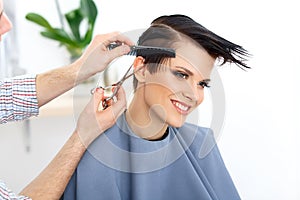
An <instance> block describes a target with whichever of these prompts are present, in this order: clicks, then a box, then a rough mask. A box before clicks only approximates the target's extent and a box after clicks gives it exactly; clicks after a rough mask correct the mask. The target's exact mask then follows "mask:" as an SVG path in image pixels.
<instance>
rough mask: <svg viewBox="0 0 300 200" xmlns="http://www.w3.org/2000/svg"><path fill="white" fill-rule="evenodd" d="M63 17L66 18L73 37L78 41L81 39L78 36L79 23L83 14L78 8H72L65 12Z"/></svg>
mask: <svg viewBox="0 0 300 200" xmlns="http://www.w3.org/2000/svg"><path fill="white" fill-rule="evenodd" d="M65 17H66V19H67V22H68V24H69V26H70V29H71V31H72V34H73V36H74V38H75V39H76V40H77V41H78V42H81V41H82V39H81V36H80V23H81V22H82V20H83V15H82V14H81V12H80V10H79V9H75V10H72V11H71V12H68V13H66V14H65Z"/></svg>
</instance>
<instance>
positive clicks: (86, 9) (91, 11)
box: [80, 0, 98, 26]
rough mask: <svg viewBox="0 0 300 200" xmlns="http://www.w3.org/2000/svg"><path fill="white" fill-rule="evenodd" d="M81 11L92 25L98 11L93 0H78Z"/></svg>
mask: <svg viewBox="0 0 300 200" xmlns="http://www.w3.org/2000/svg"><path fill="white" fill-rule="evenodd" d="M80 7H81V12H82V14H83V15H84V16H86V17H87V18H88V19H89V22H90V23H91V24H92V25H93V26H94V24H95V21H96V18H97V15H98V11H97V7H96V5H95V3H94V1H93V0H81V1H80Z"/></svg>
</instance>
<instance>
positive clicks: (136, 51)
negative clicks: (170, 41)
mask: <svg viewBox="0 0 300 200" xmlns="http://www.w3.org/2000/svg"><path fill="white" fill-rule="evenodd" d="M120 45H122V44H121V43H110V44H109V45H108V46H107V48H108V49H109V50H112V49H114V48H116V47H118V46H120ZM129 47H130V51H129V53H127V55H130V56H137V55H138V56H139V55H141V56H151V55H162V56H165V57H170V58H175V56H176V53H175V50H174V49H171V48H164V47H152V46H136V45H132V46H129Z"/></svg>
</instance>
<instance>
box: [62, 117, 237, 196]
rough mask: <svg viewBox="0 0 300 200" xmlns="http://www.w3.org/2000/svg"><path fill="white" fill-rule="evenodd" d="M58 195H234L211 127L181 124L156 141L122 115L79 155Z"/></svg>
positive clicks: (171, 128) (234, 190) (235, 192)
mask: <svg viewBox="0 0 300 200" xmlns="http://www.w3.org/2000/svg"><path fill="white" fill-rule="evenodd" d="M61 199H63V200H75V199H78V200H168V199H170V200H177V199H178V200H236V199H240V197H239V195H238V192H237V190H236V188H235V186H234V184H233V182H232V179H231V177H230V175H229V173H228V171H227V169H226V167H225V165H224V162H223V160H222V157H221V155H220V152H219V150H218V147H217V145H216V143H215V140H214V137H213V134H212V131H211V130H210V129H208V128H203V127H199V126H196V125H193V124H189V123H185V124H184V125H183V126H182V127H180V128H174V127H168V134H167V136H166V137H165V138H163V139H162V140H158V141H148V140H145V139H142V138H140V137H138V136H136V135H135V134H134V133H133V132H132V131H131V130H130V128H129V127H128V124H127V122H126V120H125V114H123V115H122V116H121V117H120V118H119V119H118V120H117V123H116V124H115V125H114V126H113V127H112V128H110V129H108V130H107V131H106V132H105V133H104V134H102V135H100V136H99V137H98V138H97V139H96V140H95V141H94V142H93V143H92V144H91V145H90V146H89V148H88V150H87V151H86V153H85V154H84V155H83V157H82V159H81V161H80V163H79V165H78V167H77V169H76V171H75V172H74V174H73V176H72V178H71V180H70V182H69V184H68V185H67V187H66V190H65V191H64V194H63V196H62V197H61Z"/></svg>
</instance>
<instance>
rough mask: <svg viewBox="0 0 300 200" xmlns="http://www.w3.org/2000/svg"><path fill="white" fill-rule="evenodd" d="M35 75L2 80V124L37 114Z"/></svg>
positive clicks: (0, 116)
mask: <svg viewBox="0 0 300 200" xmlns="http://www.w3.org/2000/svg"><path fill="white" fill-rule="evenodd" d="M38 113H39V109H38V101H37V97H36V84H35V75H34V76H33V75H30V76H28V75H27V76H18V77H15V78H12V79H4V80H2V81H0V124H3V123H6V122H8V121H18V120H23V119H26V118H29V117H31V116H37V115H38Z"/></svg>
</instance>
